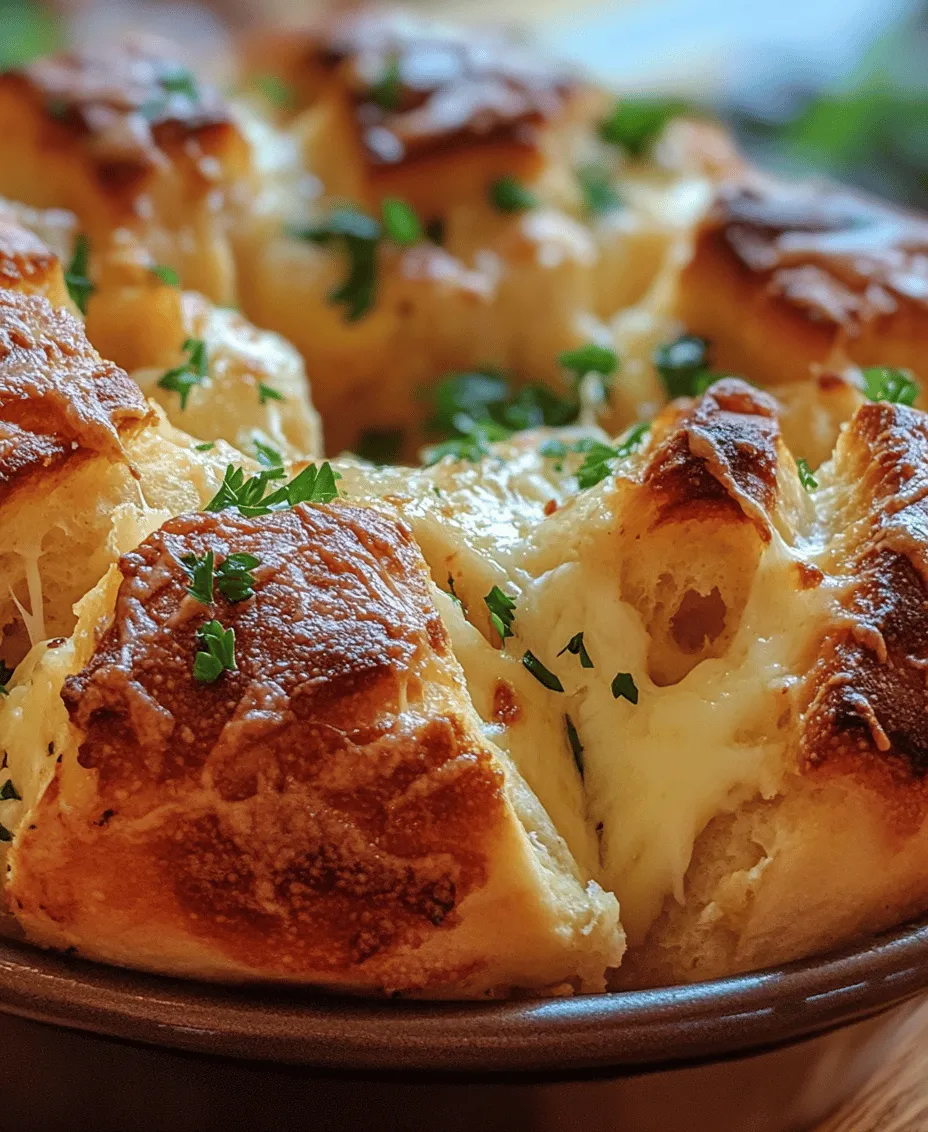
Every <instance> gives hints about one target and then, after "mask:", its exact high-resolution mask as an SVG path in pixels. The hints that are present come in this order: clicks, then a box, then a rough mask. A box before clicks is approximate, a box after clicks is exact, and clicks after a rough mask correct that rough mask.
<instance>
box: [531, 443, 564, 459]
mask: <svg viewBox="0 0 928 1132" xmlns="http://www.w3.org/2000/svg"><path fill="white" fill-rule="evenodd" d="M569 451H570V449H569V448H568V447H567V445H566V444H565V443H564V441H563V440H554V439H551V440H546V441H545V442H544V444H542V445H541V447H540V448H539V449H538V454H539V456H550V457H551V458H552V459H554V460H563V459H564V457H565V456H566V455H567V453H568V452H569Z"/></svg>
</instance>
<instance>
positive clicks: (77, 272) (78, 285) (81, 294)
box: [64, 232, 96, 314]
mask: <svg viewBox="0 0 928 1132" xmlns="http://www.w3.org/2000/svg"><path fill="white" fill-rule="evenodd" d="M89 271H90V240H89V239H88V238H87V237H86V236H85V235H84V233H83V232H81V233H79V234H78V236H77V239H76V240H75V241H74V251H73V253H72V254H71V262H70V263H69V264H68V267H67V270H66V271H65V273H64V281H65V283H66V284H67V288H68V294H69V295H70V296H71V301H72V302H73V303H74V305H75V306H76V307H77V309H78V310H79V311H80V312H81V314H86V313H87V302H88V300H89V299H90V296H91V295H92V294H93V293H94V291H95V290H96V287H95V286H94V284H93V282H92V281H91V279H90V274H89Z"/></svg>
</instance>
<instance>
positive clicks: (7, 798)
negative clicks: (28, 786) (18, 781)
mask: <svg viewBox="0 0 928 1132" xmlns="http://www.w3.org/2000/svg"><path fill="white" fill-rule="evenodd" d="M22 800H23V799H22V795H21V794H20V793H18V791H17V789H16V787H15V786H14V785H13V779H12V778H8V779H7V780H6V782H4V784H3V785H2V786H0V802H21V801H22Z"/></svg>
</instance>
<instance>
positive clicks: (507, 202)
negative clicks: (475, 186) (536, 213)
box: [488, 177, 538, 212]
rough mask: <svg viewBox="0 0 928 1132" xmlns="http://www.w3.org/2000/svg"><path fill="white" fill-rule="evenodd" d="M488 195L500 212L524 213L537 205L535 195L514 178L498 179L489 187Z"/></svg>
mask: <svg viewBox="0 0 928 1132" xmlns="http://www.w3.org/2000/svg"><path fill="white" fill-rule="evenodd" d="M488 195H489V198H490V203H491V204H492V205H494V206H495V207H496V208H497V209H499V211H500V212H526V211H527V210H528V209H530V208H535V207H536V206H537V204H538V197H537V196H536V195H535V193H533V192H532V190H531V189H530V188H528V187H527V186H526V185H523V184H522V182H521V181H517V180H516V178H515V177H498V178H497V179H496V180H495V181H494V182H493V183H492V184H491V185H490V188H489V193H488Z"/></svg>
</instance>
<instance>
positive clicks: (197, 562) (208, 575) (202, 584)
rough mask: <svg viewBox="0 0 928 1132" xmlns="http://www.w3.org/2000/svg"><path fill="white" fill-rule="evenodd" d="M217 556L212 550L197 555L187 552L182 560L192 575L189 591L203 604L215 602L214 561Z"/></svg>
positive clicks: (181, 562)
mask: <svg viewBox="0 0 928 1132" xmlns="http://www.w3.org/2000/svg"><path fill="white" fill-rule="evenodd" d="M214 562H215V556H214V555H213V552H212V551H211V550H207V552H206V553H205V554H204V555H202V557H199V558H198V557H197V556H196V555H195V554H185V555H184V556H183V558H181V560H180V564H181V566H183V568H184V569H185V570H186V571H187V573H188V574H189V575H190V585H189V586H188V587H187V593H188V594H190V596H191V597H192V598H193V599H194V600H195V601H199V602H200V603H201V604H203V605H212V604H213V563H214Z"/></svg>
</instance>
